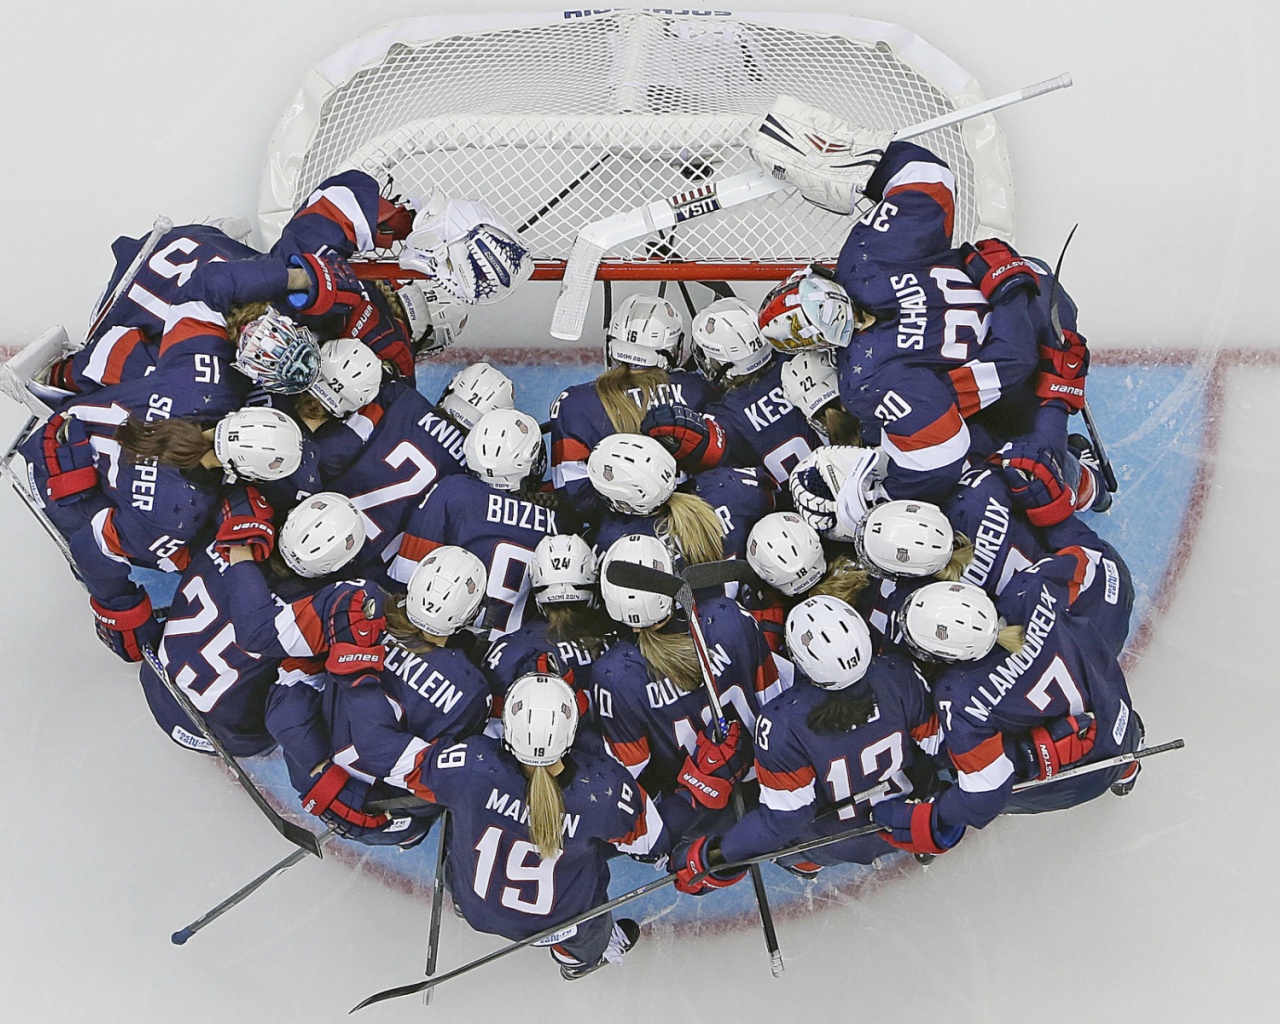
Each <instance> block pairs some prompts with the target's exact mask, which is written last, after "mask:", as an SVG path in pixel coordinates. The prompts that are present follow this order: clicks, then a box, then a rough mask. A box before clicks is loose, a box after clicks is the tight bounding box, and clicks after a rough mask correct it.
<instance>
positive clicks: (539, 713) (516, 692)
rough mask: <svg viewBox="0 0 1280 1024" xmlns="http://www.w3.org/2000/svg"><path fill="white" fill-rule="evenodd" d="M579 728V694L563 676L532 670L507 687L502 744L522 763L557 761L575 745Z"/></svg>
mask: <svg viewBox="0 0 1280 1024" xmlns="http://www.w3.org/2000/svg"><path fill="white" fill-rule="evenodd" d="M577 732H578V698H577V696H576V695H575V694H574V692H573V687H572V686H570V685H569V684H568V683H566V682H565V681H564V680H563V679H561V678H560V677H559V676H553V675H549V674H548V673H546V672H530V673H529V674H528V675H524V676H521V677H520V678H519V679H517V680H516V681H515V682H514V683H512V684H511V687H510V689H508V690H507V696H506V699H505V700H504V701H503V704H502V745H503V746H504V747H506V748H507V749H508V750H509V751H511V753H512V754H514V755H515V758H516V760H517V761H519V762H520V763H521V764H527V765H533V766H535V767H537V766H539V765H543V766H545V765H552V764H555V763H556V762H557V761H559V760H560V758H562V757H564V755H565V754H566V753H567V752H568V750H569V748H570V747H571V746H573V737H574V736H575V735H576V734H577Z"/></svg>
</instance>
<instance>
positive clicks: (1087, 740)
mask: <svg viewBox="0 0 1280 1024" xmlns="http://www.w3.org/2000/svg"><path fill="white" fill-rule="evenodd" d="M1097 737H1098V723H1097V721H1096V720H1095V719H1094V717H1093V715H1090V714H1087V713H1081V714H1079V715H1066V716H1065V717H1063V718H1055V719H1054V720H1053V721H1052V722H1046V723H1045V724H1044V725H1037V726H1036V727H1035V728H1034V729H1032V730H1031V732H1030V740H1029V742H1028V743H1027V744H1025V745H1024V746H1023V756H1024V757H1026V759H1027V761H1026V763H1027V765H1028V767H1029V768H1030V769H1031V770H1034V771H1035V773H1036V775H1035V777H1036V778H1037V779H1051V778H1053V777H1054V776H1055V775H1057V774H1058V772H1059V771H1061V770H1062V769H1063V768H1066V767H1067V766H1068V765H1072V764H1075V763H1076V762H1077V761H1080V760H1082V759H1083V758H1085V757H1086V756H1088V754H1089V751H1091V750H1092V749H1093V744H1094V741H1095V740H1096V739H1097Z"/></svg>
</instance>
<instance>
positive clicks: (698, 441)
mask: <svg viewBox="0 0 1280 1024" xmlns="http://www.w3.org/2000/svg"><path fill="white" fill-rule="evenodd" d="M640 432H641V433H642V434H648V435H649V436H650V437H652V438H653V439H654V440H655V441H657V442H658V443H659V444H661V445H662V447H664V448H665V449H666V450H667V451H669V452H670V453H671V454H672V456H673V457H674V458H675V460H676V464H677V465H678V466H679V467H680V468H681V469H682V470H684V471H685V472H686V473H701V472H702V471H703V470H706V469H714V468H715V467H716V466H718V465H720V460H721V459H722V458H724V450H725V444H726V440H725V436H724V428H723V427H721V426H720V424H719V423H717V422H716V421H715V420H713V419H712V418H711V417H710V416H703V415H702V414H701V413H696V412H694V411H693V410H692V409H690V408H689V407H688V406H685V405H678V404H675V403H672V404H669V405H655V406H653V408H651V409H650V410H649V411H648V412H646V413H645V414H644V420H643V421H642V422H641V423H640Z"/></svg>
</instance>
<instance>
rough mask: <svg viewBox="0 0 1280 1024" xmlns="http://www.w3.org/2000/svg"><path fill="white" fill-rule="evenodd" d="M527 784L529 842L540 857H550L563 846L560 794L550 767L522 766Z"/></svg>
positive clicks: (562, 803) (562, 799) (562, 801)
mask: <svg viewBox="0 0 1280 1024" xmlns="http://www.w3.org/2000/svg"><path fill="white" fill-rule="evenodd" d="M525 772H526V774H528V776H529V783H528V785H527V786H526V787H525V803H526V804H528V806H529V841H530V842H531V843H533V845H534V846H536V847H537V848H538V855H539V856H540V857H542V859H543V860H547V859H548V858H550V857H554V856H555V855H556V854H557V853H559V852H560V851H561V850H562V849H563V848H564V842H563V836H564V794H563V793H561V792H560V787H559V786H558V785H557V784H556V780H555V775H554V774H553V773H552V771H551V768H549V767H547V766H545V765H536V766H533V767H528V766H526V768H525Z"/></svg>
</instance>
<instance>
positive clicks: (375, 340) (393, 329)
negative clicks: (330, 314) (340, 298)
mask: <svg viewBox="0 0 1280 1024" xmlns="http://www.w3.org/2000/svg"><path fill="white" fill-rule="evenodd" d="M342 336H343V337H344V338H358V339H360V340H361V341H363V342H364V343H365V344H366V345H368V346H369V350H370V351H371V352H373V354H374V355H375V356H377V357H378V358H379V359H381V360H382V361H383V362H384V363H390V364H391V365H392V366H394V367H395V368H396V372H397V373H399V374H400V375H401V376H402V377H412V376H413V350H412V349H411V348H410V347H409V335H408V332H407V331H406V330H405V328H404V325H403V324H401V322H400V321H399V320H397V319H396V318H395V317H394V316H390V315H388V314H386V313H384V312H383V311H382V309H381V308H379V307H378V306H377V305H375V304H374V303H372V302H368V301H366V300H361V301H360V302H357V303H356V304H355V305H354V306H352V308H351V312H350V313H349V314H347V322H346V323H345V324H343V326H342Z"/></svg>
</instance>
